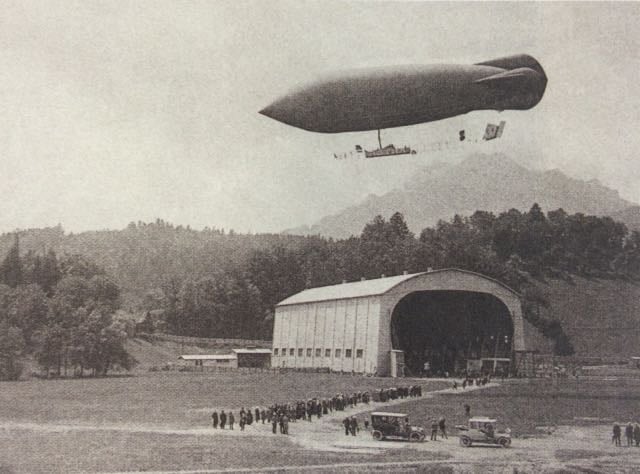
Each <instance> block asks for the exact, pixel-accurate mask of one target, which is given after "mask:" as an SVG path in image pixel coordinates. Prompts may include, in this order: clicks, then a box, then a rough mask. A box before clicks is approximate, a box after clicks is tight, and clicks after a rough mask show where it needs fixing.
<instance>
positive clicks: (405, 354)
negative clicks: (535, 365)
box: [273, 269, 539, 377]
mask: <svg viewBox="0 0 640 474" xmlns="http://www.w3.org/2000/svg"><path fill="white" fill-rule="evenodd" d="M536 341H539V336H537V331H536V330H535V328H533V327H532V326H531V325H530V324H529V323H528V322H527V321H525V320H524V319H523V316H522V309H521V300H520V296H519V295H518V293H516V292H515V291H514V290H512V289H511V288H509V287H508V286H506V285H504V284H503V283H500V282H499V281H497V280H494V279H492V278H489V277H487V276H484V275H481V274H478V273H473V272H469V271H464V270H459V269H439V270H430V271H427V272H422V273H414V274H406V273H405V274H403V275H397V276H391V277H384V276H382V277H381V278H377V279H373V280H362V281H356V282H351V283H346V282H345V283H342V284H338V285H332V286H325V287H318V288H311V289H307V290H304V291H302V292H300V293H297V294H295V295H292V296H290V297H289V298H287V299H285V300H283V301H281V302H280V303H279V304H278V305H276V311H275V321H274V333H273V366H274V367H281V368H295V369H302V370H305V369H306V370H309V369H312V370H322V369H324V370H331V371H337V372H353V373H364V374H372V375H374V374H375V375H378V376H392V377H395V376H418V375H423V374H424V373H425V371H427V372H430V373H432V374H445V373H446V372H448V373H450V374H453V373H456V372H461V371H464V370H470V371H473V372H478V373H479V372H481V371H484V372H490V373H501V372H506V371H510V372H513V371H514V369H515V368H516V366H522V365H523V364H525V363H526V361H527V360H529V358H528V357H527V355H530V354H532V353H534V352H535V347H534V345H535V344H536ZM519 368H520V369H521V370H520V372H524V369H526V367H524V366H522V367H519Z"/></svg>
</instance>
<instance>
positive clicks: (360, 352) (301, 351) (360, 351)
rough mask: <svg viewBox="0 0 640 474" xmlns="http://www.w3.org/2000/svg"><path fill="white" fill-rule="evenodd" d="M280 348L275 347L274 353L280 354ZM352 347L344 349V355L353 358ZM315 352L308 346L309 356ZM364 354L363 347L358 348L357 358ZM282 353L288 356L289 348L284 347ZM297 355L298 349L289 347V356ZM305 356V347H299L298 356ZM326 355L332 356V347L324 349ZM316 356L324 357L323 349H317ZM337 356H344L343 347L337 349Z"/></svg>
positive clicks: (335, 355) (275, 354)
mask: <svg viewBox="0 0 640 474" xmlns="http://www.w3.org/2000/svg"><path fill="white" fill-rule="evenodd" d="M278 352H279V350H278V348H275V349H274V350H273V355H274V356H277V355H278ZM352 353H353V352H352V349H345V350H344V356H345V357H346V358H347V359H349V358H351V354H352ZM312 354H313V349H311V348H307V357H311V355H312ZM363 354H364V350H363V349H356V359H362V356H363ZM280 355H282V356H283V357H286V355H287V348H286V347H283V348H282V351H281V352H280ZM295 355H296V350H295V348H293V347H292V348H290V349H289V356H291V357H293V356H295ZM303 356H304V349H301V348H299V349H298V357H303ZM324 356H325V357H331V349H325V350H324ZM316 357H322V349H316ZM334 357H335V358H340V357H342V349H336V350H335V354H334Z"/></svg>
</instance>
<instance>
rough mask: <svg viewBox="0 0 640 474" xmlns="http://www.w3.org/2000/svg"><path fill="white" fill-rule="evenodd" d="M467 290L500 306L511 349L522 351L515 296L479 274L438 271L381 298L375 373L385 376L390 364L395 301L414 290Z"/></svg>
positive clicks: (522, 337) (521, 320)
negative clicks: (503, 308) (506, 316)
mask: <svg viewBox="0 0 640 474" xmlns="http://www.w3.org/2000/svg"><path fill="white" fill-rule="evenodd" d="M447 290H454V291H468V292H476V293H488V294H490V295H493V296H495V297H496V298H498V299H499V300H500V301H502V302H503V303H504V305H505V306H506V307H507V309H508V311H509V315H510V316H511V320H512V322H513V348H514V350H515V351H522V350H525V349H526V345H525V338H524V320H523V318H522V308H521V306H520V298H519V296H518V295H517V294H516V293H514V292H512V291H511V290H509V289H508V288H507V287H505V286H503V285H501V284H500V283H498V282H496V281H493V280H491V279H489V278H487V277H484V276H482V275H477V274H474V273H471V272H462V271H442V272H433V273H425V274H422V275H420V276H417V277H416V278H412V279H410V280H407V281H405V282H402V283H400V284H399V285H398V286H396V287H395V288H393V289H392V290H391V291H389V292H388V293H386V294H384V295H383V296H382V298H381V299H382V301H381V308H380V332H379V336H378V340H379V346H378V367H379V370H378V373H379V375H383V376H384V375H389V374H390V373H391V361H390V357H389V351H391V349H392V342H391V317H392V315H393V310H394V308H395V307H396V305H397V304H398V302H399V301H400V300H401V299H402V298H404V297H405V296H407V295H408V294H410V293H413V292H418V291H447Z"/></svg>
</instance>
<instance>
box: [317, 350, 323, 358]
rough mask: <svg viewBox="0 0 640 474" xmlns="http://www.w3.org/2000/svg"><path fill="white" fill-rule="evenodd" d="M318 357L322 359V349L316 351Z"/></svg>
mask: <svg viewBox="0 0 640 474" xmlns="http://www.w3.org/2000/svg"><path fill="white" fill-rule="evenodd" d="M316 357H322V349H316Z"/></svg>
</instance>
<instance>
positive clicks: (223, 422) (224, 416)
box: [220, 410, 227, 430]
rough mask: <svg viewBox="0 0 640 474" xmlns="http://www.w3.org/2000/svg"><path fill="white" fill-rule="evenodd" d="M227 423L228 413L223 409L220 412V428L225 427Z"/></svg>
mask: <svg viewBox="0 0 640 474" xmlns="http://www.w3.org/2000/svg"><path fill="white" fill-rule="evenodd" d="M226 424H227V414H226V413H225V412H224V410H222V411H221V412H220V429H222V430H223V429H224V425H226Z"/></svg>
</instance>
